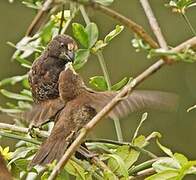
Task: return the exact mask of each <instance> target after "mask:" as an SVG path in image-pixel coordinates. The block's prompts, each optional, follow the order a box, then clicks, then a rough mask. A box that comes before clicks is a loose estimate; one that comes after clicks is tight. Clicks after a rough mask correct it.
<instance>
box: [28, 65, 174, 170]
mask: <svg viewBox="0 0 196 180" xmlns="http://www.w3.org/2000/svg"><path fill="white" fill-rule="evenodd" d="M58 82H59V84H58V90H59V94H60V99H61V100H62V101H63V102H65V106H64V108H63V109H62V110H61V111H60V112H59V113H58V114H57V116H56V118H55V125H54V128H53V129H52V133H51V135H50V136H49V138H48V139H47V140H46V141H45V142H44V143H43V144H42V145H41V147H40V149H39V150H38V152H37V153H36V155H35V157H34V158H33V160H32V162H31V165H32V166H33V165H36V164H41V165H45V164H47V163H50V162H52V161H53V160H55V159H56V160H57V161H58V160H59V159H60V158H61V157H62V155H63V153H64V152H65V150H66V148H67V147H68V146H69V145H70V144H71V143H72V141H73V140H74V139H75V138H76V136H77V135H78V132H79V130H80V129H81V128H82V127H83V126H84V125H85V124H86V123H87V122H89V121H90V120H91V119H92V118H93V117H94V116H95V115H96V113H97V112H99V111H100V110H101V109H102V108H103V107H104V106H105V105H106V104H107V103H108V102H109V101H110V100H111V99H112V98H113V97H114V96H115V95H116V94H117V92H112V91H107V92H96V91H92V90H90V89H88V88H87V87H86V86H85V84H84V82H83V80H82V78H81V77H80V76H79V75H78V74H77V73H76V72H75V71H74V70H73V68H72V66H71V65H70V63H68V64H67V65H66V68H65V70H64V71H62V72H61V73H60V76H59V81H58ZM176 105H177V96H176V95H174V94H171V93H166V92H159V91H137V90H136V91H133V92H132V93H131V94H130V95H129V96H128V97H127V99H124V100H123V101H121V102H120V103H119V104H118V105H117V106H116V107H115V108H114V109H113V111H111V112H110V113H109V115H108V116H109V117H112V118H114V117H118V118H121V117H123V116H126V115H127V114H128V113H130V112H134V111H137V110H141V109H143V108H154V109H168V110H174V109H175V108H176Z"/></svg>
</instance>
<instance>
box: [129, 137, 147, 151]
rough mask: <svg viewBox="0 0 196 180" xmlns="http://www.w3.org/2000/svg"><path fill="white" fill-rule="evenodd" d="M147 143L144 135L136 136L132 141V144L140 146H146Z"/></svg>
mask: <svg viewBox="0 0 196 180" xmlns="http://www.w3.org/2000/svg"><path fill="white" fill-rule="evenodd" d="M148 144H149V143H148V141H147V140H146V138H145V136H143V135H140V136H138V137H137V138H135V139H134V141H133V145H135V146H138V147H140V148H143V147H145V146H147V145H148Z"/></svg>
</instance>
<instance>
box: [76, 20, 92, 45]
mask: <svg viewBox="0 0 196 180" xmlns="http://www.w3.org/2000/svg"><path fill="white" fill-rule="evenodd" d="M72 31H73V35H74V37H75V38H76V39H77V40H78V41H79V42H80V44H82V45H83V46H84V47H85V48H88V47H89V39H88V33H87V32H86V30H85V28H84V26H82V25H81V24H78V23H73V24H72Z"/></svg>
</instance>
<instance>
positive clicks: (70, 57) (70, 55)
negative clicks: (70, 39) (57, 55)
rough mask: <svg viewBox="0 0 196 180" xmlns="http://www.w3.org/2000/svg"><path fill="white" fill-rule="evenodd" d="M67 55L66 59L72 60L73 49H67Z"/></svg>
mask: <svg viewBox="0 0 196 180" xmlns="http://www.w3.org/2000/svg"><path fill="white" fill-rule="evenodd" d="M66 55H67V59H68V60H69V61H70V62H73V61H74V57H75V53H74V52H73V51H68V52H67V53H66Z"/></svg>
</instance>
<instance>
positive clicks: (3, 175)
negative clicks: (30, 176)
mask: <svg viewBox="0 0 196 180" xmlns="http://www.w3.org/2000/svg"><path fill="white" fill-rule="evenodd" d="M11 179H12V176H11V174H10V172H9V171H8V169H7V167H6V165H5V161H4V159H3V157H2V155H1V154H0V180H11Z"/></svg>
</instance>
